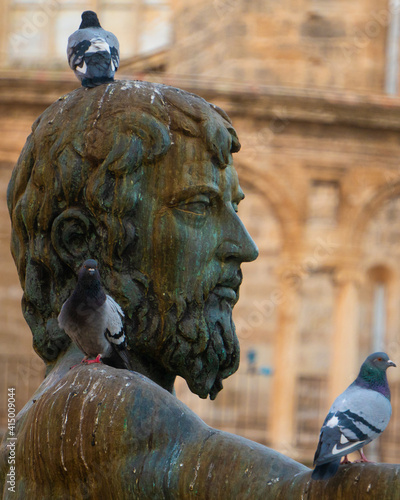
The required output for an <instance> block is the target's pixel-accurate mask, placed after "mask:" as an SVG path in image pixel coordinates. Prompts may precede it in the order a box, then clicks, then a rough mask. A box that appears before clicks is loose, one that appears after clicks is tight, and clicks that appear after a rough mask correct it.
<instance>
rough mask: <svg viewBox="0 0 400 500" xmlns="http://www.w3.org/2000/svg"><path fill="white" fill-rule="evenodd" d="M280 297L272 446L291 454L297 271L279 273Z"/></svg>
mask: <svg viewBox="0 0 400 500" xmlns="http://www.w3.org/2000/svg"><path fill="white" fill-rule="evenodd" d="M282 276H283V279H282V280H281V283H282V300H281V302H280V306H279V311H278V328H277V334H276V340H275V351H274V360H275V365H274V378H273V390H272V399H271V402H270V405H271V411H270V415H271V416H270V426H269V428H270V433H269V438H270V442H271V447H272V448H274V449H275V450H277V451H280V452H282V453H285V454H289V455H291V456H293V453H291V450H293V445H294V430H295V395H296V394H295V391H296V380H297V349H298V317H299V307H300V300H299V295H298V289H299V286H300V282H301V276H300V274H296V273H293V272H291V271H284V272H283V273H282Z"/></svg>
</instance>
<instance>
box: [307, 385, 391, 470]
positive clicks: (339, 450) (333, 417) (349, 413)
mask: <svg viewBox="0 0 400 500" xmlns="http://www.w3.org/2000/svg"><path fill="white" fill-rule="evenodd" d="M391 413H392V408H391V405H390V401H389V400H388V399H387V398H385V396H383V395H382V394H381V393H379V392H377V391H373V390H370V389H364V388H359V387H356V386H351V387H349V388H348V389H347V390H346V391H345V392H344V393H343V394H342V395H341V396H339V398H337V399H336V400H335V402H334V403H333V405H332V407H331V409H330V411H329V413H328V415H327V417H326V419H325V422H324V424H323V426H322V429H321V433H320V438H319V444H318V448H317V451H316V453H315V457H314V463H315V464H322V463H327V462H330V461H334V460H336V459H337V458H338V457H342V456H344V455H348V454H349V453H352V452H353V451H356V450H359V449H360V448H362V447H363V446H365V445H366V444H368V443H369V442H371V441H372V440H373V439H375V438H377V437H378V436H379V434H381V433H382V432H383V431H384V430H385V428H386V426H387V424H388V423H389V420H390V416H391Z"/></svg>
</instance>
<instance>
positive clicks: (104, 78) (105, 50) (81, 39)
mask: <svg viewBox="0 0 400 500" xmlns="http://www.w3.org/2000/svg"><path fill="white" fill-rule="evenodd" d="M67 57H68V64H69V65H70V67H71V68H72V69H73V70H74V73H75V75H76V77H77V78H78V79H79V80H80V81H81V83H82V86H83V87H96V86H97V85H101V84H103V83H110V82H113V81H114V74H115V72H116V71H117V69H118V66H119V43H118V40H117V37H116V36H115V35H113V34H112V33H110V32H109V31H105V30H103V28H102V27H101V26H100V22H99V19H98V17H97V14H96V13H95V12H92V11H90V10H87V11H85V12H83V14H82V22H81V25H80V26H79V29H78V30H77V31H75V32H74V33H73V34H72V35H71V36H70V37H69V38H68V47H67Z"/></svg>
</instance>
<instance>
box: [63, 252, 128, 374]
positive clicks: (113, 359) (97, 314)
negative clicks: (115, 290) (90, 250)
mask: <svg viewBox="0 0 400 500" xmlns="http://www.w3.org/2000/svg"><path fill="white" fill-rule="evenodd" d="M123 317H124V313H123V311H122V309H121V307H120V306H119V305H118V304H117V302H115V300H114V299H113V298H112V297H110V296H109V295H106V293H105V292H104V290H103V288H102V286H101V281H100V274H99V270H98V266H97V262H96V261H95V260H93V259H89V260H86V261H85V262H84V263H83V265H82V267H81V268H80V270H79V273H78V282H77V284H76V287H75V290H74V291H73V292H72V294H71V296H70V297H69V298H68V299H67V300H66V301H65V303H64V304H63V306H62V308H61V312H60V314H59V316H58V323H59V325H60V327H61V328H63V329H64V331H65V333H66V334H67V335H68V336H69V338H70V339H71V340H72V341H73V342H75V344H76V345H77V346H78V347H79V349H80V350H81V351H82V352H83V353H84V354H85V356H86V357H85V359H84V360H83V361H84V362H86V363H94V362H97V363H99V362H100V360H101V361H103V362H104V363H105V364H107V365H110V366H113V367H115V368H124V369H127V370H132V366H131V363H130V360H129V355H128V352H127V348H126V338H125V333H124V329H123ZM88 358H96V359H95V360H92V361H87V359H88Z"/></svg>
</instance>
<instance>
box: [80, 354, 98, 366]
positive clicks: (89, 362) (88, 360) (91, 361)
mask: <svg viewBox="0 0 400 500" xmlns="http://www.w3.org/2000/svg"><path fill="white" fill-rule="evenodd" d="M82 363H85V364H86V365H91V364H93V363H101V354H98V355H97V356H96V358H95V359H83V360H82Z"/></svg>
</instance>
